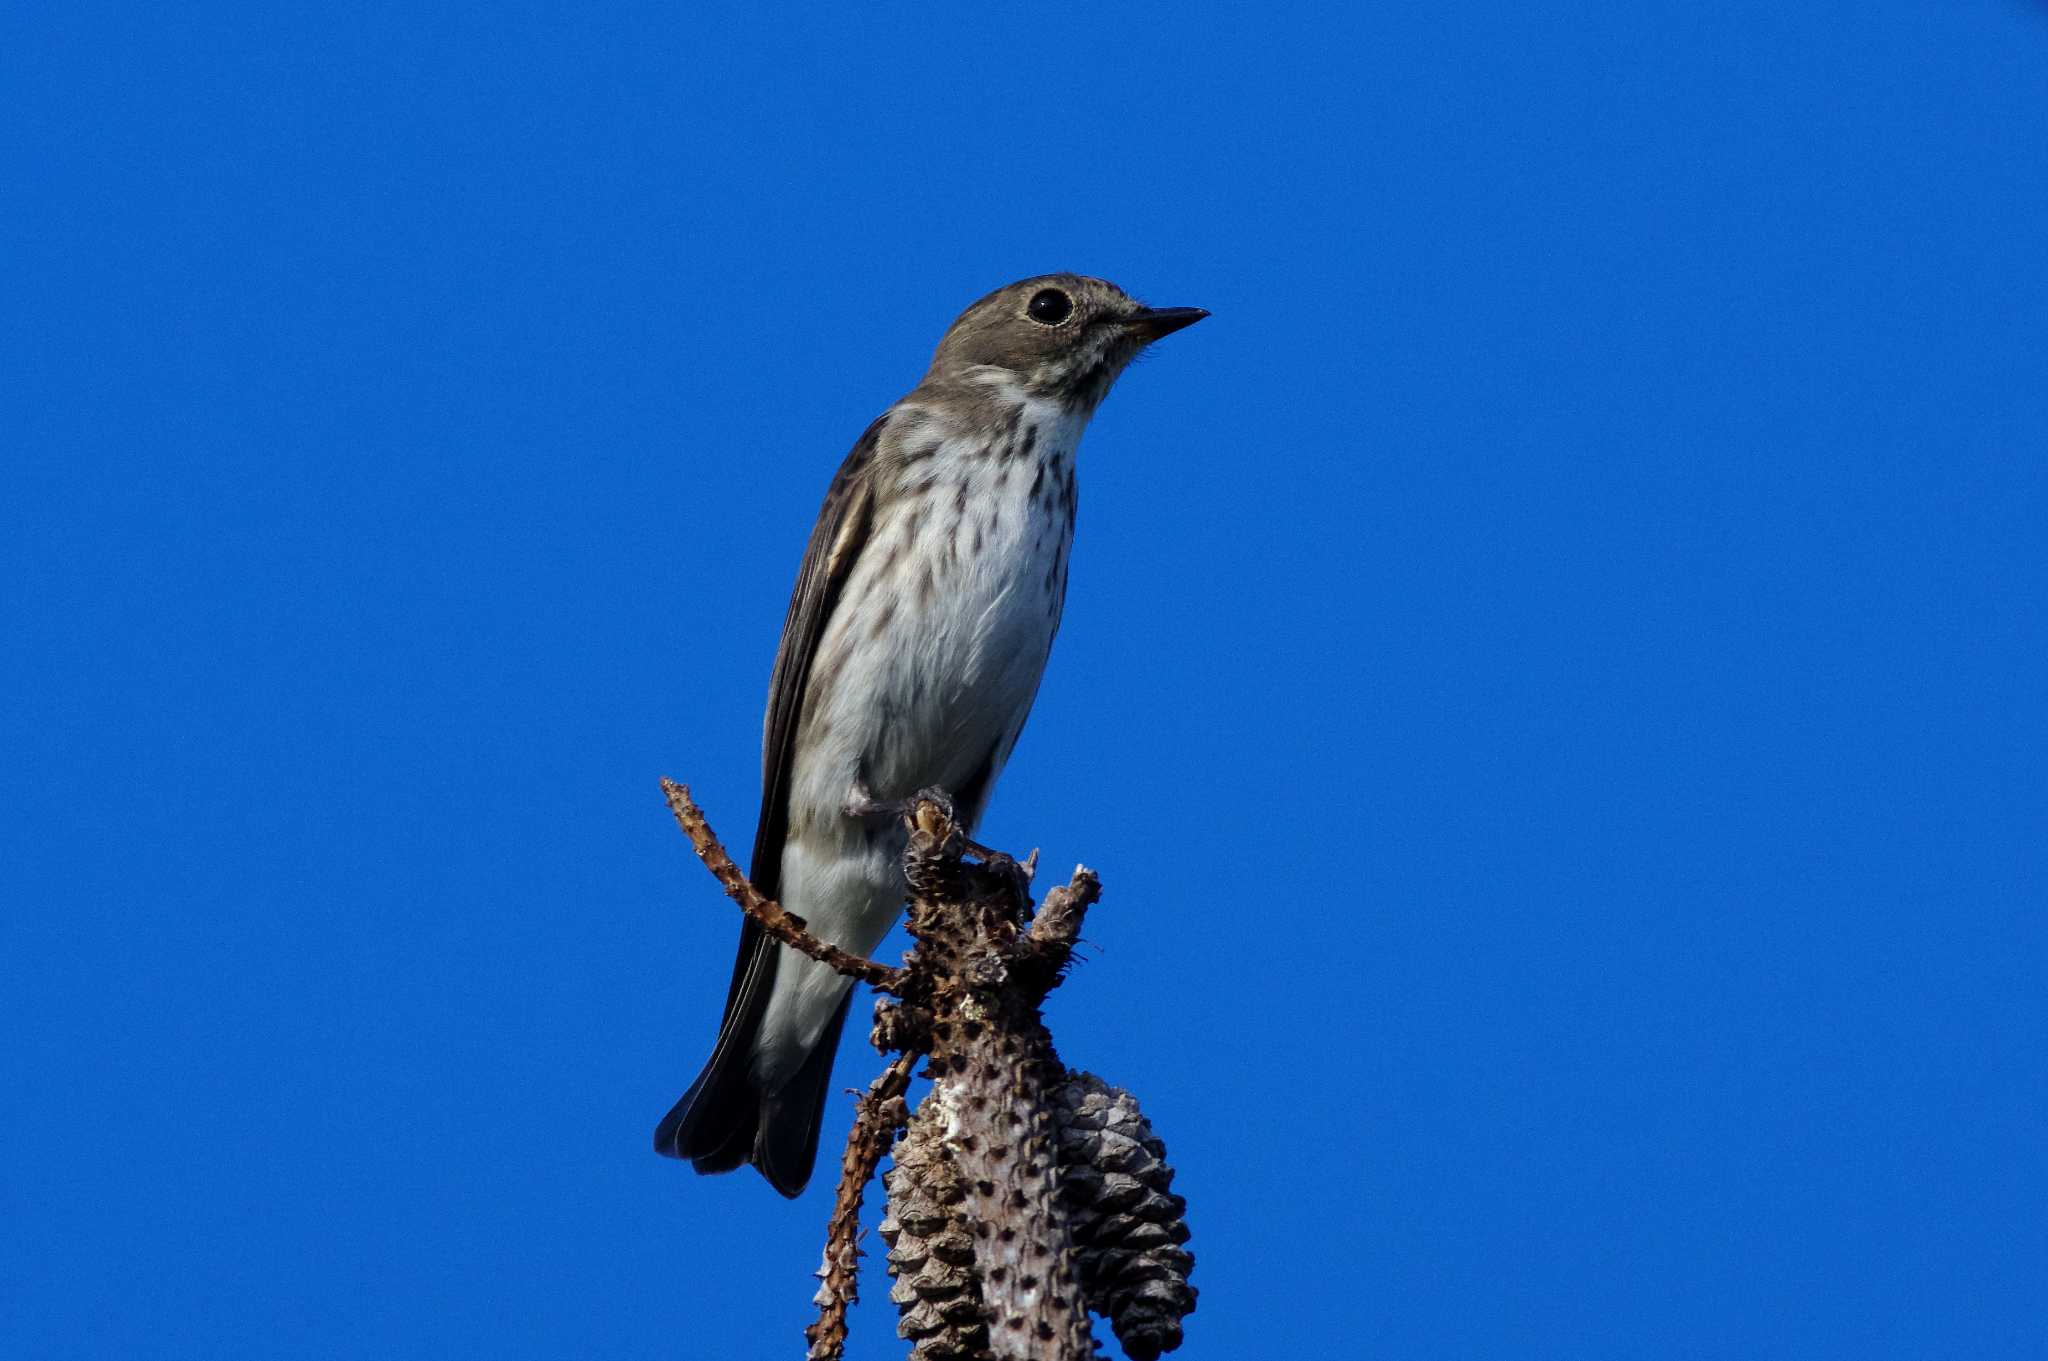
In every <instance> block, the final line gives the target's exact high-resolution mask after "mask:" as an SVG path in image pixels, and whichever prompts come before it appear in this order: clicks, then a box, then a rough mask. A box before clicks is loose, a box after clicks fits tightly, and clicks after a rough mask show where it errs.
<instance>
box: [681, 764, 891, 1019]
mask: <svg viewBox="0 0 2048 1361" xmlns="http://www.w3.org/2000/svg"><path fill="white" fill-rule="evenodd" d="M661 792H662V793H664V794H666V795H667V796H668V807H669V811H670V812H672V813H674V814H675V815H676V821H677V822H678V823H680V824H681V825H682V829H683V835H684V836H687V837H689V838H690V845H691V846H692V847H694V848H695V849H696V852H697V858H698V859H699V860H702V861H703V862H704V867H705V868H706V869H708V870H710V871H711V873H712V874H713V876H715V877H716V878H717V880H718V882H719V884H720V885H722V886H723V887H724V889H725V895H726V896H727V897H728V898H731V899H732V900H733V901H734V902H736V903H738V904H739V905H740V910H741V911H742V912H745V913H746V914H747V915H748V916H749V917H752V918H753V919H754V920H755V921H757V922H759V923H761V929H762V930H764V931H766V932H767V933H768V934H769V935H771V936H773V937H775V939H777V940H779V941H781V942H782V943H783V944H784V945H787V946H788V947H789V948H790V949H792V950H795V951H796V952H797V953H799V954H804V955H809V956H810V957H811V958H812V959H815V960H817V961H818V962H819V963H820V964H823V965H825V966H826V967H827V968H829V969H832V970H833V971H834V972H837V973H842V974H845V975H846V976H847V977H848V978H858V979H860V980H861V981H862V982H863V983H866V984H867V985H868V986H869V987H871V988H874V989H875V990H876V991H877V992H886V993H892V994H893V993H899V992H901V991H902V990H903V970H901V969H892V968H890V967H889V966H888V965H886V964H877V963H876V962H875V961H874V960H872V959H863V958H862V957H861V956H859V955H856V954H849V953H848V952H846V951H845V950H842V949H840V948H839V947H838V946H836V945H834V944H832V943H831V942H830V941H824V940H819V939H818V938H817V937H816V936H814V935H812V934H811V933H810V931H809V930H808V929H807V928H806V923H805V921H804V919H803V918H802V917H799V916H797V915H796V913H794V912H791V911H789V910H788V909H786V908H784V907H783V906H782V904H781V903H778V902H774V901H772V900H770V899H768V898H765V897H763V896H762V894H761V891H760V890H759V889H757V888H755V887H754V885H753V883H752V882H751V881H750V880H749V879H748V878H747V876H746V875H744V874H741V873H740V867H739V866H738V865H735V864H734V863H733V860H732V857H731V856H730V855H728V854H726V850H725V847H723V846H721V845H719V844H718V838H717V836H716V835H714V834H713V833H712V831H711V824H710V823H708V822H706V821H705V820H704V810H703V809H701V808H699V807H698V806H697V804H696V802H695V801H694V800H692V799H691V798H690V790H689V787H688V786H687V785H680V784H677V783H676V782H675V781H674V780H671V779H668V778H666V777H664V778H663V780H662V782H661Z"/></svg>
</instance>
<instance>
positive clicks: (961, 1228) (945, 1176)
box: [881, 1102, 989, 1361]
mask: <svg viewBox="0 0 2048 1361" xmlns="http://www.w3.org/2000/svg"><path fill="white" fill-rule="evenodd" d="M930 1104H931V1103H929V1102H927V1103H924V1105H923V1106H920V1108H919V1111H918V1114H917V1115H916V1116H915V1117H913V1118H912V1120H911V1122H910V1127H909V1128H908V1129H907V1130H906V1131H905V1132H904V1135H903V1137H902V1138H901V1139H899V1140H898V1141H897V1142H896V1148H895V1151H894V1152H893V1154H892V1155H891V1159H892V1161H893V1163H894V1165H893V1166H892V1167H891V1168H890V1169H889V1171H887V1172H885V1173H883V1174H882V1180H883V1184H884V1185H885V1186H886V1187H887V1188H888V1196H889V1208H888V1212H887V1213H886V1214H885V1215H884V1216H883V1219H882V1223H881V1234H882V1240H883V1241H884V1242H886V1243H887V1244H888V1245H889V1254H888V1262H889V1275H890V1276H891V1277H893V1278H894V1281H895V1284H893V1285H892V1286H890V1288H889V1298H890V1299H891V1300H894V1301H895V1303H896V1309H897V1315H898V1317H897V1322H896V1335H897V1336H898V1337H903V1338H908V1339H909V1340H910V1343H911V1347H910V1359H911V1361H988V1359H989V1347H988V1323H987V1320H986V1318H985V1316H984V1314H983V1312H982V1306H981V1287H980V1284H979V1282H978V1281H977V1279H976V1276H975V1271H974V1238H973V1234H972V1232H971V1231H970V1230H969V1228H968V1225H967V1218H966V1213H965V1211H964V1209H963V1207H962V1205H961V1202H962V1201H963V1200H964V1199H965V1198H966V1191H965V1190H964V1188H962V1186H961V1185H960V1176H959V1174H958V1173H957V1172H955V1171H954V1170H953V1165H952V1163H951V1162H950V1161H948V1160H947V1158H946V1153H945V1148H944V1146H943V1145H942V1144H941V1142H940V1139H939V1131H938V1126H937V1117H936V1113H927V1110H926V1109H925V1107H926V1106H929V1105H930Z"/></svg>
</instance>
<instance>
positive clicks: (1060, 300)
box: [1024, 288, 1074, 326]
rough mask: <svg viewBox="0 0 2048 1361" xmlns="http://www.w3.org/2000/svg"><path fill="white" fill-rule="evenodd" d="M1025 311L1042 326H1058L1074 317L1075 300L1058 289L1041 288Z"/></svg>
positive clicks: (1034, 294)
mask: <svg viewBox="0 0 2048 1361" xmlns="http://www.w3.org/2000/svg"><path fill="white" fill-rule="evenodd" d="M1024 311H1025V313H1026V314H1027V315H1028V316H1030V318H1031V319H1032V320H1033V321H1035V322H1037V323H1038V324H1039V325H1041V326H1057V325H1059V324H1060V323H1061V322H1063V321H1065V320H1066V319H1067V318H1068V317H1071V316H1072V315H1074V300H1073V299H1072V298H1070V297H1068V296H1067V295H1066V294H1064V293H1062V292H1060V291H1059V290H1058V289H1057V288H1041V289H1039V290H1038V291H1037V292H1036V293H1033V294H1032V295H1031V302H1030V304H1029V305H1028V306H1027V307H1025V309H1024Z"/></svg>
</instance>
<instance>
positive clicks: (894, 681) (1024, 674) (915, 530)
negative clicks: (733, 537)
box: [654, 274, 1209, 1197]
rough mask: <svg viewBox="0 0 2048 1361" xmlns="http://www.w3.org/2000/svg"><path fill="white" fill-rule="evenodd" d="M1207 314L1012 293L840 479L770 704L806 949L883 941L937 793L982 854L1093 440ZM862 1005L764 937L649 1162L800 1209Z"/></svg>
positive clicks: (870, 432)
mask: <svg viewBox="0 0 2048 1361" xmlns="http://www.w3.org/2000/svg"><path fill="white" fill-rule="evenodd" d="M1208 315H1209V313H1208V312H1206V311H1204V310H1203V309H1201V308H1199V307H1148V306H1146V305H1145V304H1143V303H1141V302H1139V301H1137V300H1136V299H1134V298H1133V297H1131V296H1130V295H1129V294H1128V293H1126V292H1125V291H1124V290H1123V289H1121V288H1119V287H1117V286H1116V285H1115V284H1112V283H1109V282H1108V281H1106V280H1103V279H1097V278H1090V277H1087V276H1084V275H1079V274H1046V275H1040V276H1037V277H1035V278H1029V279H1024V280H1021V281H1019V282H1017V283H1013V284H1009V285H1007V286H1005V287H1003V288H998V289H996V290H995V291H994V292H992V293H990V294H988V295H987V296H985V297H983V298H981V299H980V300H978V301H976V302H975V303H974V304H972V305H971V306H969V307H968V308H967V310H966V311H964V312H962V313H961V314H960V315H959V317H958V318H957V319H956V320H955V321H954V322H953V324H952V325H951V326H950V327H949V328H948V329H947V330H946V332H945V334H944V336H943V337H942V338H941V339H940V341H939V344H938V348H937V350H936V352H935V353H934V355H933V357H932V362H931V366H930V368H929V369H928V370H927V371H926V372H925V375H924V377H923V378H922V379H921V380H920V381H919V382H918V384H917V386H916V387H914V388H912V389H911V390H910V392H909V393H908V394H906V395H905V396H904V397H903V398H902V399H901V400H899V401H897V402H896V403H895V404H894V405H893V406H891V407H889V408H888V409H887V410H886V411H884V412H883V413H882V415H881V416H880V417H879V418H877V419H876V420H875V421H874V422H873V423H872V424H871V425H869V426H868V428H867V430H866V431H865V433H863V434H862V435H861V437H860V439H859V440H858V441H856V442H855V444H854V446H853V449H852V452H850V453H849V454H848V455H847V456H846V459H845V461H844V462H843V463H841V464H840V467H839V471H838V473H837V474H836V475H835V476H834V477H833V479H832V482H831V485H830V487H829V488H828V490H827V491H826V493H825V501H824V505H823V507H822V509H821V510H820V511H819V514H818V521H817V524H816V526H815V527H814V528H813V529H812V531H811V536H810V540H809V543H808V545H807V546H806V548H805V550H804V556H803V562H802V565H801V566H800V567H799V568H798V571H797V579H796V587H795V589H794V591H793V592H792V593H791V596H790V602H789V612H788V615H787V616H786V618H785V619H784V621H783V628H782V641H781V645H780V647H779V648H778V649H777V651H776V655H775V665H774V669H773V672H772V674H771V677H770V681H769V686H768V711H767V717H766V720H765V722H764V725H763V727H764V732H763V741H762V762H761V765H762V779H761V813H760V821H759V823H758V824H757V826H756V830H755V835H754V850H753V858H752V862H751V865H750V867H749V877H750V878H751V879H752V881H753V883H754V886H755V887H756V888H758V889H759V890H760V891H761V892H762V893H763V894H764V895H766V896H767V897H769V898H773V899H776V900H778V901H780V902H781V903H782V905H783V906H784V907H786V908H787V909H789V910H790V911H791V912H794V913H796V914H797V915H799V916H801V917H802V918H803V919H804V920H805V922H806V923H807V924H808V926H809V929H810V931H811V932H812V934H814V935H817V936H820V937H822V938H824V939H826V940H829V941H831V942H832V943H833V944H835V945H838V946H839V947H841V948H842V949H845V950H849V951H851V952H853V953H854V954H857V955H862V956H866V955H869V954H871V953H872V952H873V950H874V949H875V947H876V946H877V945H879V944H880V943H881V940H882V937H883V936H884V935H886V934H887V933H888V930H889V928H890V927H891V926H892V925H893V924H894V923H895V920H896V917H897V915H898V914H899V913H900V912H901V910H902V908H903V904H904V901H905V898H906V896H907V886H906V884H905V882H904V877H903V870H902V857H903V850H904V846H905V844H906V839H907V833H906V831H905V830H904V826H903V822H902V818H901V817H900V809H901V808H902V806H903V802H904V800H906V799H908V798H909V797H910V796H911V795H913V794H916V793H917V792H919V791H921V790H926V789H939V790H943V791H945V792H946V793H948V794H949V795H950V796H951V799H952V801H953V805H954V810H955V816H956V819H957V820H958V821H959V822H960V823H961V824H962V825H963V826H964V827H965V828H966V829H967V830H968V832H969V833H970V834H971V833H972V830H973V827H974V823H975V821H976V820H977V819H978V818H979V816H980V814H981V812H982V810H983V808H984V807H985V806H986V805H987V802H988V798H989V795H990V793H991V791H992V790H993V788H994V786H995V782H996V778H997V776H998V775H1000V774H1001V773H1002V769H1003V766H1004V764H1005V763H1006V762H1007V761H1008V760H1009V757H1010V751H1011V748H1012V747H1014V746H1015V744H1016V741H1017V736H1018V734H1019V733H1020V732H1021V731H1022V730H1023V727H1024V721H1025V718H1026V716H1027V715H1028V714H1029V713H1030V711H1031V705H1032V701H1033V700H1034V699H1035V698H1036V696H1037V693H1038V686H1039V681H1040V678H1041V677H1042V676H1043V675H1044V672H1045V664H1046V659H1047V658H1048V656H1049V655H1050V653H1051V649H1052V642H1053V635H1054V634H1055V633H1056V632H1057V631H1058V629H1059V623H1060V615H1061V612H1062V610H1063V608H1064V604H1065V599H1066V588H1067V557H1068V551H1069V549H1070V547H1071V546H1072V543H1073V535H1074V517H1075V510H1076V506H1077V500H1078V492H1077V490H1076V484H1075V476H1074V462H1075V451H1076V449H1077V447H1078V446H1079V444H1080V441H1081V435H1082V432H1083V430H1084V429H1085V428H1086V427H1087V425H1088V421H1089V418H1090V417H1091V416H1093V414H1094V412H1095V409H1096V407H1097V406H1098V405H1100V403H1101V402H1102V400H1103V398H1104V397H1105V396H1107V395H1108V393H1109V390H1110V387H1111V385H1112V384H1113V383H1115V381H1116V379H1117V376H1118V375H1119V374H1120V373H1122V372H1123V370H1124V368H1125V367H1126V366H1127V365H1128V364H1129V363H1130V362H1131V361H1132V360H1133V359H1135V358H1136V357H1137V356H1138V354H1139V353H1140V352H1141V351H1143V350H1144V349H1145V347H1146V346H1148V345H1150V344H1151V343H1152V342H1154V341H1156V340H1158V339H1159V338H1160V337H1162V336H1165V335H1168V334H1170V333H1172V332H1174V331H1178V330H1181V329H1182V328H1184V327H1187V326H1191V325H1193V324H1194V323H1195V322H1198V321H1200V320H1202V319H1203V318H1204V317H1206V316H1208ZM892 814H894V815H892ZM851 1001H852V984H851V980H850V979H848V978H846V977H844V976H842V975H840V974H837V973H835V972H833V971H832V970H831V969H829V968H828V967H826V966H825V965H823V964H821V963H819V962H817V961H816V960H812V959H809V958H806V957H804V956H802V955H799V954H797V953H796V952H795V951H793V950H791V949H789V948H788V947H787V946H784V945H782V944H780V943H779V942H777V941H775V940H774V939H772V938H771V937H769V936H768V935H767V934H766V933H764V932H763V931H762V929H761V927H760V925H759V924H758V923H757V922H755V921H754V920H753V919H752V918H751V917H749V918H747V919H746V921H745V923H744V924H743V925H742V927H741V930H740V941H739V954H738V958H737V959H736V960H735V961H734V964H733V971H732V982H731V984H730V987H729V988H728V991H727V995H726V1002H725V1014H724V1017H723V1019H722V1020H721V1022H720V1024H719V1029H718V1039H717V1042H716V1043H715V1045H714V1046H713V1048H712V1051H711V1056H710V1058H709V1059H708V1060H706V1062H705V1064H704V1067H703V1069H702V1071H701V1072H700V1073H699V1074H698V1076H697V1079H696V1081H695V1082H693V1083H692V1084H691V1085H690V1088H689V1090H688V1091H687V1092H685V1093H684V1095H683V1097H682V1099H681V1100H680V1101H678V1102H677V1103H676V1105H675V1107H674V1109H672V1110H670V1111H669V1113H668V1115H667V1116H665V1117H664V1118H663V1119H662V1121H661V1123H660V1125H659V1126H658V1127H657V1128H656V1130H655V1134H654V1146H655V1150H656V1151H657V1152H659V1153H661V1154H664V1155H666V1156H669V1157H673V1158H680V1159H683V1160H686V1161H688V1162H689V1163H691V1164H692V1165H693V1166H694V1167H695V1168H696V1170H697V1171H699V1172H728V1171H732V1170H734V1169H736V1168H738V1167H740V1166H742V1165H745V1164H748V1163H751V1164H752V1165H753V1166H754V1167H755V1168H757V1169H758V1170H759V1171H760V1173H761V1175H762V1176H763V1177H765V1178H766V1179H767V1181H768V1183H769V1185H771V1186H773V1187H774V1188H775V1189H776V1190H777V1191H779V1192H780V1193H781V1194H783V1195H784V1196H789V1197H794V1196H796V1195H798V1194H799V1193H800V1192H801V1191H802V1190H803V1188H804V1185H805V1183H806V1182H807V1181H808V1180H809V1179H810V1174H811V1167H812V1164H813V1163H814V1162H815V1161H816V1158H817V1150H818V1129H819V1123H820V1120H821V1118H822V1112H823V1104H824V1100H825V1095H826V1092H827V1090H828V1087H829V1083H830V1080H831V1075H832V1063H833V1058H834V1056H835V1054H836V1052H837V1049H838V1041H839V1033H840V1028H841V1027H842V1026H843V1025H844V1024H845V1021H846V1013H847V1008H848V1005H849V1004H850V1002H851Z"/></svg>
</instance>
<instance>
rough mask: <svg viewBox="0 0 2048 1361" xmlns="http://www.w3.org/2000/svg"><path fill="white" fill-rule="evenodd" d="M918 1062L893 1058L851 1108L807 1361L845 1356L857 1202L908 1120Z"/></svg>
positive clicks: (856, 1267)
mask: <svg viewBox="0 0 2048 1361" xmlns="http://www.w3.org/2000/svg"><path fill="white" fill-rule="evenodd" d="M918 1057H919V1056H918V1055H917V1054H914V1053H905V1054H898V1055H897V1056H896V1059H895V1061H894V1062H892V1063H891V1064H890V1065H889V1066H888V1067H887V1068H885V1069H883V1070H882V1075H881V1076H880V1077H878V1078H876V1079H875V1080H874V1082H873V1084H872V1085H870V1086H869V1087H868V1089H867V1091H866V1093H865V1094H863V1095H862V1096H861V1098H860V1100H859V1102H858V1104H857V1105H856V1107H855V1109H854V1115H853V1128H852V1129H851V1130H849V1131H848V1132H847V1135H846V1152H845V1154H844V1155H843V1156H842V1157H841V1159H840V1163H839V1194H838V1196H837V1197H836V1198H835V1199H834V1200H833V1202H832V1218H831V1219H830V1220H828V1221H826V1226H825V1261H824V1264H823V1265H822V1266H820V1267H819V1268H818V1276H819V1278H820V1279H821V1280H822V1281H823V1282H824V1284H823V1285H821V1286H819V1287H818V1293H817V1296H816V1298H815V1299H814V1301H813V1302H814V1303H815V1304H816V1305H817V1306H818V1321H817V1322H816V1323H813V1324H812V1325H811V1326H810V1327H808V1328H806V1329H805V1330H804V1338H805V1340H807V1341H808V1342H809V1343H810V1344H811V1349H810V1353H809V1361H839V1358H840V1357H842V1356H844V1355H845V1354H846V1311H847V1310H848V1309H849V1308H851V1307H852V1306H853V1303H854V1301H856V1300H857V1299H859V1298H860V1204H861V1199H862V1197H863V1196H865V1195H866V1193H867V1186H868V1182H869V1181H870V1180H871V1179H872V1178H873V1177H874V1175H875V1169H876V1168H877V1167H879V1166H881V1163H882V1155H883V1154H884V1153H887V1152H888V1151H889V1146H890V1145H891V1144H893V1143H895V1142H896V1135H897V1133H898V1132H899V1131H900V1130H901V1129H902V1128H903V1125H904V1122H905V1121H907V1120H908V1119H909V1118H910V1111H909V1109H908V1108H907V1107H906V1106H905V1105H904V1104H903V1094H904V1093H905V1092H906V1091H908V1090H909V1089H910V1071H911V1069H913V1068H915V1067H916V1066H917V1060H918Z"/></svg>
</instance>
